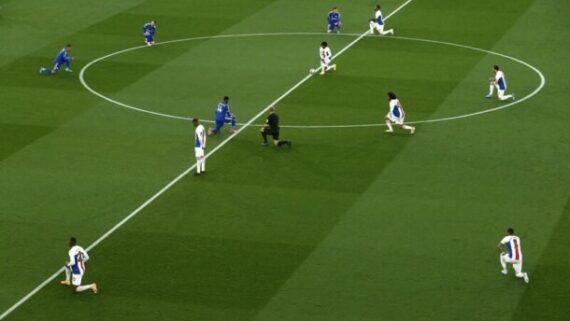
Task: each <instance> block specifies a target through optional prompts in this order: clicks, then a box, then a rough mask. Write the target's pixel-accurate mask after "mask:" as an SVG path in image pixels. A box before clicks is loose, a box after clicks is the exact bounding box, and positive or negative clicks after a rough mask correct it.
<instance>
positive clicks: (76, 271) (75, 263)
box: [60, 237, 98, 293]
mask: <svg viewBox="0 0 570 321" xmlns="http://www.w3.org/2000/svg"><path fill="white" fill-rule="evenodd" d="M69 247H70V248H71V249H70V250H69V253H68V254H69V261H68V262H66V263H65V280H64V281H61V282H60V283H61V284H63V285H71V286H72V287H73V292H83V291H85V290H91V291H93V293H97V291H98V290H97V284H96V283H91V284H89V285H81V280H82V279H83V275H84V274H85V261H87V260H89V255H87V252H86V251H85V250H84V249H83V248H82V247H81V246H79V245H77V241H76V240H75V238H74V237H72V238H70V239H69ZM70 278H71V282H70Z"/></svg>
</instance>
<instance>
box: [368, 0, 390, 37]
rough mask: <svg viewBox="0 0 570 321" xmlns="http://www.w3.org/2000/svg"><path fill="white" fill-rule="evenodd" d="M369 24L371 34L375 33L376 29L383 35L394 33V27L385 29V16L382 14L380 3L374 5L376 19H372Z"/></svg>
mask: <svg viewBox="0 0 570 321" xmlns="http://www.w3.org/2000/svg"><path fill="white" fill-rule="evenodd" d="M369 25H370V33H371V34H374V30H377V31H378V34H379V35H381V36H385V35H394V29H388V30H386V31H384V16H383V15H382V11H381V10H380V5H379V4H377V5H376V7H374V19H370V22H369Z"/></svg>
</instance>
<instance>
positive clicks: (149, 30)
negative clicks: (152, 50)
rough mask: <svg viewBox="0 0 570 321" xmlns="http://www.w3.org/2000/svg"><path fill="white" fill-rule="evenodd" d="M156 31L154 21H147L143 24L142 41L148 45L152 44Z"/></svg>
mask: <svg viewBox="0 0 570 321" xmlns="http://www.w3.org/2000/svg"><path fill="white" fill-rule="evenodd" d="M155 32H156V21H154V20H153V21H151V22H147V23H145V24H144V25H143V36H144V42H145V43H146V44H147V45H148V46H152V45H154V34H155Z"/></svg>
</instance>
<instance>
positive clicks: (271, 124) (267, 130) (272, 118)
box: [261, 107, 291, 147]
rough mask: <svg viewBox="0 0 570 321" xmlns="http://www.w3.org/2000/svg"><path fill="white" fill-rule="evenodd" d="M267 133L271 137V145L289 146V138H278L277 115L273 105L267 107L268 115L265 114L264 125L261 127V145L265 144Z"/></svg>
mask: <svg viewBox="0 0 570 321" xmlns="http://www.w3.org/2000/svg"><path fill="white" fill-rule="evenodd" d="M268 135H269V136H271V137H273V145H275V146H281V145H287V146H289V147H290V146H291V141H290V140H279V116H278V115H277V113H276V112H275V107H269V116H267V121H266V122H265V125H263V127H261V137H263V143H261V145H263V146H267V136H268Z"/></svg>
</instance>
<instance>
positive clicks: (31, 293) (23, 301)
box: [0, 0, 413, 320]
mask: <svg viewBox="0 0 570 321" xmlns="http://www.w3.org/2000/svg"><path fill="white" fill-rule="evenodd" d="M412 1H413V0H408V1H406V2H404V3H403V4H402V5H400V6H399V7H398V8H396V10H394V11H393V12H392V13H390V14H389V15H388V16H386V18H385V20H388V19H389V18H390V17H391V16H393V15H394V14H396V13H397V12H398V11H400V10H402V8H404V7H405V6H407V5H408V4H410V3H411V2H412ZM369 32H370V30H367V31H366V32H364V33H363V34H362V35H360V37H358V38H357V39H355V41H353V42H351V43H349V44H348V45H347V46H346V47H344V48H343V49H342V50H341V51H339V53H338V54H337V55H336V56H335V57H333V60H334V58H336V57H338V56H340V55H341V54H342V53H344V52H345V51H347V50H348V49H349V48H350V47H352V46H354V45H355V44H356V43H357V42H358V40H360V39H362V38H364V36H366V34H368V33H369ZM131 50H132V49H131ZM309 78H311V75H308V76H305V77H304V78H303V79H301V80H300V81H299V82H298V83H297V84H295V85H294V86H293V87H291V88H290V89H289V90H287V91H286V92H285V93H283V95H281V96H279V97H278V98H277V99H275V100H274V101H273V102H271V104H269V105H267V107H265V108H263V110H261V111H260V112H259V113H258V114H257V115H255V116H254V117H253V118H251V119H250V120H249V121H248V122H247V123H245V124H244V126H243V127H241V128H240V129H238V130H237V132H236V133H235V134H234V135H232V136H229V137H228V138H226V139H225V140H223V141H222V142H221V143H220V144H219V145H218V146H216V147H215V148H214V149H212V150H211V151H210V152H209V153H208V154H206V158H208V157H210V156H212V155H213V154H214V153H215V152H217V151H218V150H220V148H222V147H223V146H225V145H226V144H227V143H228V142H230V141H231V140H232V139H233V138H234V137H236V136H237V135H239V134H240V133H241V132H242V131H243V130H244V129H245V128H247V127H248V126H249V125H251V124H252V123H253V122H254V121H255V120H256V119H257V118H259V117H260V116H261V115H263V114H264V113H266V112H267V110H268V109H269V108H270V107H271V106H273V105H275V104H277V103H278V102H280V101H281V100H283V98H285V97H287V96H288V95H289V94H291V93H292V92H293V91H294V90H295V89H297V88H299V87H300V86H301V85H302V84H304V83H305V82H306V81H307V80H308V79H309ZM195 167H196V164H194V165H192V166H190V167H189V168H188V169H186V170H185V171H184V172H182V173H181V174H180V175H178V176H176V178H174V179H173V180H172V181H170V183H168V184H166V186H164V187H163V188H161V189H160V190H159V191H158V192H156V193H155V194H154V195H153V196H151V197H150V198H149V199H148V200H146V201H145V202H144V203H142V204H141V205H140V206H139V207H137V209H135V210H134V211H133V212H131V213H130V214H129V215H127V216H126V217H125V218H124V219H122V220H121V221H120V222H119V223H117V224H116V225H115V226H113V227H112V228H111V229H110V230H109V231H107V232H106V233H105V234H103V235H101V237H99V238H98V239H97V240H96V241H95V242H93V243H92V244H91V245H89V247H87V248H86V250H87V251H90V250H91V249H93V248H94V247H95V246H97V245H98V244H99V243H101V242H103V241H104V240H105V239H106V238H108V237H109V236H110V235H111V234H113V232H115V231H116V230H117V229H119V228H120V227H121V226H123V225H124V224H125V223H127V222H128V221H129V220H131V219H132V218H133V217H135V216H136V215H137V214H138V213H140V212H141V211H142V210H143V209H144V208H146V207H147V206H148V205H149V204H151V203H152V202H153V201H154V200H156V199H157V198H158V197H159V196H161V195H162V194H163V193H164V192H166V191H167V190H168V189H170V188H171V187H172V186H173V185H174V184H176V183H178V182H179V181H180V180H181V179H182V178H184V177H185V176H186V175H188V174H189V173H190V172H191V171H192V170H193V169H194V168H195ZM61 272H63V268H60V269H59V270H57V271H56V272H55V273H54V274H52V275H51V276H50V277H48V278H47V279H46V280H45V281H43V282H42V283H41V284H40V285H38V286H37V287H36V288H35V289H33V290H32V291H30V292H29V293H28V294H26V295H25V296H24V297H23V298H21V299H20V300H19V301H18V302H16V303H14V305H12V306H11V307H10V308H8V309H7V310H6V311H4V313H2V315H0V320H3V319H4V318H6V317H7V316H8V315H10V314H11V313H12V312H14V310H16V309H17V308H18V307H20V306H21V305H22V304H24V303H25V302H26V301H28V300H29V299H30V298H31V297H32V296H34V295H35V294H36V293H38V292H39V291H40V290H41V289H43V288H44V287H45V286H46V285H47V284H48V283H50V282H52V281H53V280H55V278H56V277H57V276H58V275H59V274H61Z"/></svg>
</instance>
